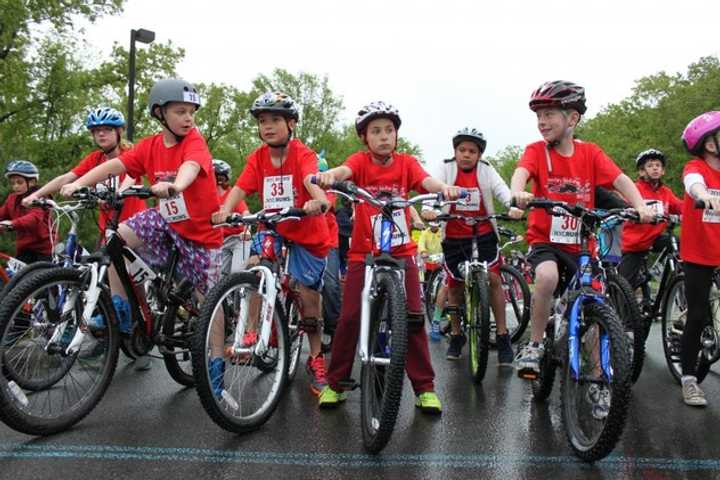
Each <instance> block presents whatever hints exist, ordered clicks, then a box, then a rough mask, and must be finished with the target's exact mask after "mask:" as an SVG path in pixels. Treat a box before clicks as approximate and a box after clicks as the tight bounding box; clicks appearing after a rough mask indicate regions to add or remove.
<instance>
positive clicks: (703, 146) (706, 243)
mask: <svg viewBox="0 0 720 480" xmlns="http://www.w3.org/2000/svg"><path fill="white" fill-rule="evenodd" d="M682 140H683V143H684V144H685V148H687V150H688V152H690V153H691V154H692V155H695V158H693V159H692V160H690V161H689V162H688V163H687V164H686V165H685V168H684V170H683V182H684V184H685V199H684V203H683V210H682V214H683V217H682V218H683V221H682V229H681V231H680V258H681V259H682V261H683V270H684V271H685V295H686V297H687V321H686V322H685V328H684V330H683V335H682V351H681V355H680V360H681V364H682V379H681V380H682V396H683V401H684V402H685V403H686V404H687V405H691V406H696V407H703V406H705V405H707V400H706V399H705V394H704V393H703V391H702V390H701V389H700V387H699V386H698V382H697V378H696V376H695V371H696V367H697V364H698V353H699V352H700V346H701V345H700V335H701V333H702V330H703V329H704V328H705V326H706V324H707V321H708V318H707V315H708V311H709V306H708V302H709V300H708V299H709V296H710V287H711V285H712V275H713V271H714V270H715V269H716V268H717V267H718V266H720V251H719V250H718V249H717V248H714V247H713V245H715V244H716V243H717V242H718V239H719V238H720V112H707V113H704V114H702V115H700V116H699V117H697V118H694V119H693V120H692V121H691V122H690V123H689V124H688V126H687V127H686V128H685V131H684V132H683V134H682ZM696 200H701V201H703V202H705V206H706V209H705V210H701V209H697V208H695V201H696Z"/></svg>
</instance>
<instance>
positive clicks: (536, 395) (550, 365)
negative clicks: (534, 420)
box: [530, 319, 560, 402]
mask: <svg viewBox="0 0 720 480" xmlns="http://www.w3.org/2000/svg"><path fill="white" fill-rule="evenodd" d="M557 321H560V319H558V320H557ZM543 345H544V347H545V354H544V355H543V358H542V360H541V361H540V373H539V374H538V376H537V378H535V379H533V380H532V381H531V383H530V385H531V387H532V393H533V400H534V401H536V402H544V401H545V400H547V398H548V397H549V396H550V394H551V393H552V389H553V384H554V383H555V371H556V367H557V363H556V361H555V325H554V324H553V323H550V322H548V325H547V327H545V339H544V340H543Z"/></svg>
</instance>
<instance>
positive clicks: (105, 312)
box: [0, 268, 118, 435]
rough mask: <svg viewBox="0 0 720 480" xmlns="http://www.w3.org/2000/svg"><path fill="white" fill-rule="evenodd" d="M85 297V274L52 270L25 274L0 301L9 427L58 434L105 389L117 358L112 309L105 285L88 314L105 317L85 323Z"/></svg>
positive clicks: (1, 392) (0, 401) (2, 396)
mask: <svg viewBox="0 0 720 480" xmlns="http://www.w3.org/2000/svg"><path fill="white" fill-rule="evenodd" d="M85 294H86V285H85V282H84V280H83V274H82V272H80V271H78V270H74V269H69V268H53V269H48V270H41V271H38V272H36V273H34V274H32V275H29V276H28V277H27V278H26V279H25V280H23V281H22V282H20V283H19V284H18V285H17V286H16V287H15V288H14V289H13V290H12V291H11V292H9V293H8V295H7V296H6V297H5V298H4V299H3V301H2V303H1V304H0V334H1V335H2V337H1V338H0V352H2V354H1V355H0V371H1V372H2V375H0V420H2V421H3V422H5V424H7V425H8V426H9V427H10V428H13V429H15V430H17V431H20V432H23V433H27V434H30V435H50V434H53V433H58V432H62V431H64V430H66V429H68V428H70V427H71V426H72V425H74V424H76V423H77V422H79V421H80V420H82V419H83V418H84V417H85V416H86V415H87V414H89V413H90V412H91V411H92V410H93V408H95V406H96V405H97V404H98V402H100V400H101V399H102V397H103V395H104V394H105V391H106V390H107V387H108V385H109V384H110V381H111V380H112V376H113V373H114V372H115V367H116V366H117V359H118V330H117V325H116V321H115V311H114V309H113V306H112V302H111V301H110V297H109V295H108V294H107V292H106V291H104V290H103V291H102V292H101V293H100V297H99V299H98V302H97V306H96V308H95V310H94V311H93V312H92V314H91V316H92V317H96V318H98V317H101V318H103V319H104V321H103V322H101V323H102V325H101V324H100V322H96V323H95V324H94V325H93V326H92V327H89V326H87V325H86V324H85V323H84V322H83V321H82V311H83V308H84V306H85V302H86V296H85ZM78 331H79V332H80V333H81V334H82V335H80V336H77V334H78ZM76 337H77V340H79V341H80V343H79V345H78V346H77V350H76V351H75V352H74V353H70V354H67V353H66V350H67V348H68V347H69V346H70V344H71V342H72V341H73V340H74V339H75V338H76Z"/></svg>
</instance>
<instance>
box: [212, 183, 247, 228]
mask: <svg viewBox="0 0 720 480" xmlns="http://www.w3.org/2000/svg"><path fill="white" fill-rule="evenodd" d="M230 190H231V189H230V188H228V189H227V190H225V193H223V194H222V195H218V201H219V202H220V205H221V206H222V205H223V204H224V203H225V199H226V198H227V197H228V195H230ZM247 211H249V209H248V206H247V203H245V200H240V201H239V202H238V204H237V205H235V208H234V209H233V213H240V214H242V213H245V212H247ZM244 231H245V225H239V226H237V227H223V228H222V233H223V238H227V237H229V236H230V235H240V234H241V233H242V232H244Z"/></svg>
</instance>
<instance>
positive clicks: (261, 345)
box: [232, 265, 277, 356]
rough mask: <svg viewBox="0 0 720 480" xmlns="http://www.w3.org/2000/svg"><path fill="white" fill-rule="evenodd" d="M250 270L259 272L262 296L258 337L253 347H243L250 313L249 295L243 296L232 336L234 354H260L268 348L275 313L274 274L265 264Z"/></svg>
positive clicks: (275, 288) (275, 286)
mask: <svg viewBox="0 0 720 480" xmlns="http://www.w3.org/2000/svg"><path fill="white" fill-rule="evenodd" d="M249 271H250V272H253V273H256V274H260V284H259V285H258V294H259V295H260V297H261V298H262V304H261V306H260V321H261V324H260V338H259V341H258V342H257V343H256V344H255V345H254V346H253V347H243V346H242V345H243V337H244V336H245V329H246V328H247V324H248V315H249V313H250V295H245V296H243V298H242V300H241V302H242V304H241V307H240V318H239V319H238V322H237V327H236V328H235V336H234V337H233V344H232V351H233V354H235V355H248V354H255V355H257V356H262V355H264V354H265V352H266V351H267V349H268V346H269V344H270V335H271V334H272V320H273V315H274V314H275V298H276V297H277V285H276V283H275V275H273V273H272V271H271V270H270V269H269V268H268V267H265V266H262V265H258V266H256V267H253V268H251V269H250V270H249Z"/></svg>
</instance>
